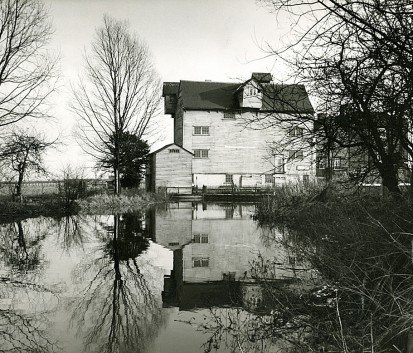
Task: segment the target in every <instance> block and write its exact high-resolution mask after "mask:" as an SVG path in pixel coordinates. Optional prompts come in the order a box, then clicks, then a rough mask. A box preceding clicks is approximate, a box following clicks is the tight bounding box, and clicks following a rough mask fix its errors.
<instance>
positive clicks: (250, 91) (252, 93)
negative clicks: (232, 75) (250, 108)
mask: <svg viewBox="0 0 413 353" xmlns="http://www.w3.org/2000/svg"><path fill="white" fill-rule="evenodd" d="M245 94H246V96H249V97H251V96H256V95H257V94H258V90H257V89H256V88H255V87H254V86H249V87H247V88H246V92H245Z"/></svg>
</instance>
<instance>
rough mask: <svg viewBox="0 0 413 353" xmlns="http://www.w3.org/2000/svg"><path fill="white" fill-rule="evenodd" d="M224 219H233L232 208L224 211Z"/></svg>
mask: <svg viewBox="0 0 413 353" xmlns="http://www.w3.org/2000/svg"><path fill="white" fill-rule="evenodd" d="M225 218H226V219H232V218H234V209H232V208H227V209H225Z"/></svg>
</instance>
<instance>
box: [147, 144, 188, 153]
mask: <svg viewBox="0 0 413 353" xmlns="http://www.w3.org/2000/svg"><path fill="white" fill-rule="evenodd" d="M171 146H175V147H177V148H179V149H181V150H183V151H185V152H188V153H189V154H191V155H194V154H193V153H192V152H191V151H188V150H187V149H186V148H183V147H181V146H179V145H177V144H175V143H170V144H168V145H165V146H163V147H161V148H158V149H157V150H156V151H153V152H151V153H149V155H151V154H155V153H158V152H161V151H163V150H164V149H166V148H168V147H171Z"/></svg>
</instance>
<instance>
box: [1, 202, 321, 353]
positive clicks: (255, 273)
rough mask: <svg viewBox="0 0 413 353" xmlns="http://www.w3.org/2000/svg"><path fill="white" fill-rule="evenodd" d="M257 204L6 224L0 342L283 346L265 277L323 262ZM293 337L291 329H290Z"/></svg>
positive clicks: (275, 281) (134, 347) (298, 276)
mask: <svg viewBox="0 0 413 353" xmlns="http://www.w3.org/2000/svg"><path fill="white" fill-rule="evenodd" d="M254 210H255V206H254V205H253V204H198V203H171V204H168V205H165V206H164V207H160V208H156V209H151V210H148V212H147V213H146V214H124V215H102V216H71V217H66V218H62V219H57V220H56V219H52V218H43V217H41V218H33V219H26V220H24V221H19V222H15V223H9V224H3V225H1V226H0V249H1V256H0V261H1V270H0V271H1V273H0V347H1V349H3V350H5V351H11V352H65V353H75V352H149V353H158V352H159V353H164V352H169V353H175V352H176V353H185V352H188V353H194V352H234V351H239V352H276V351H279V350H280V349H288V347H289V339H284V338H283V337H279V339H277V340H275V339H274V335H273V334H269V333H268V332H266V331H265V327H267V326H268V323H269V322H270V321H271V320H274V306H273V305H272V304H271V298H269V297H268V293H270V292H271V291H270V292H268V291H266V290H264V289H263V286H264V285H265V286H267V287H268V286H271V288H279V287H282V286H284V285H286V284H288V285H289V286H296V288H295V289H294V290H296V291H297V292H299V291H300V290H303V288H304V287H305V286H306V285H309V286H310V285H312V284H313V283H314V281H316V280H317V279H316V278H317V273H316V272H315V271H314V270H312V269H311V268H310V266H309V265H308V264H306V263H305V261H304V260H302V259H300V258H299V256H297V254H296V253H294V252H292V251H291V248H290V247H289V246H288V241H287V240H286V237H285V234H283V233H282V232H280V231H275V230H269V229H265V228H260V227H258V225H257V224H256V222H255V221H254V220H253V219H252V214H253V213H254ZM285 338H288V337H285Z"/></svg>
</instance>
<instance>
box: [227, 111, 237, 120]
mask: <svg viewBox="0 0 413 353" xmlns="http://www.w3.org/2000/svg"><path fill="white" fill-rule="evenodd" d="M224 119H235V113H234V112H224Z"/></svg>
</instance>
